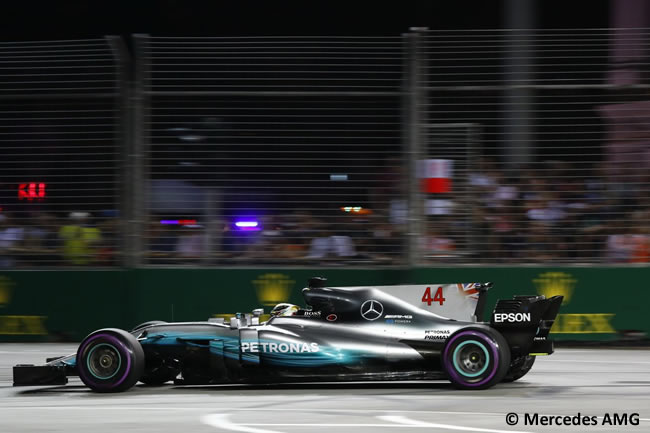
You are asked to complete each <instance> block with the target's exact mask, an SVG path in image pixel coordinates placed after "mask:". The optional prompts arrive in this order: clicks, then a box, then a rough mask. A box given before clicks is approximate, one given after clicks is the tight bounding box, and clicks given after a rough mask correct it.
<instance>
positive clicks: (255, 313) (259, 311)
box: [253, 308, 264, 317]
mask: <svg viewBox="0 0 650 433" xmlns="http://www.w3.org/2000/svg"><path fill="white" fill-rule="evenodd" d="M262 314H264V308H256V309H254V310H253V317H260V316H261V315H262Z"/></svg>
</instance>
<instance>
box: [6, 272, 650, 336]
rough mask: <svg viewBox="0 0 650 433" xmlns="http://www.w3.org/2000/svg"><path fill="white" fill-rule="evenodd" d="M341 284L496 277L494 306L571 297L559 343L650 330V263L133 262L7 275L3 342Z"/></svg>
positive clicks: (211, 313)
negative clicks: (648, 314)
mask: <svg viewBox="0 0 650 433" xmlns="http://www.w3.org/2000/svg"><path fill="white" fill-rule="evenodd" d="M316 275H320V276H324V277H327V278H328V281H329V283H330V284H331V285H333V286H351V285H382V284H433V283H454V282H477V281H481V282H485V281H492V282H493V283H494V287H493V289H492V290H491V291H490V292H489V297H488V309H490V310H491V309H492V307H493V306H494V303H495V302H496V300H497V299H499V298H510V297H512V296H513V295H515V294H523V295H528V294H530V295H535V294H541V295H545V296H552V295H558V294H559V295H563V296H564V303H563V305H562V309H561V310H560V315H559V316H558V320H557V321H556V323H555V325H554V327H553V329H552V331H551V332H552V333H553V335H554V338H555V339H557V340H594V341H606V340H615V339H619V338H620V335H621V333H622V332H627V331H639V332H642V333H645V334H650V325H649V324H648V321H646V320H645V319H644V317H645V314H644V309H645V308H646V306H647V305H649V304H650V294H649V293H648V291H647V290H644V289H643V281H647V280H648V278H647V277H650V268H645V267H638V268H617V267H601V268H580V267H561V268H554V267H543V268H542V267H494V268H483V267H481V268H479V267H455V268H413V269H327V268H323V269H243V268H242V269H131V270H113V271H108V270H107V271H91V270H88V271H5V272H0V340H2V341H30V340H31V341H47V340H53V339H65V340H80V339H81V338H83V337H84V336H85V335H86V334H87V333H89V332H90V331H92V330H94V329H97V328H102V327H120V328H127V329H128V328H130V327H132V326H134V325H136V324H138V323H140V322H144V321H148V320H167V321H186V320H205V319H207V318H208V317H215V316H217V317H218V316H222V317H227V316H229V315H232V314H233V313H235V312H246V311H250V310H252V309H253V308H257V307H259V306H264V307H265V309H266V311H267V312H268V311H269V310H270V308H271V307H272V306H273V305H275V304H276V303H279V302H284V301H289V302H293V303H296V304H303V301H302V296H301V289H302V288H303V287H304V286H305V284H306V281H307V279H308V278H310V277H312V276H316Z"/></svg>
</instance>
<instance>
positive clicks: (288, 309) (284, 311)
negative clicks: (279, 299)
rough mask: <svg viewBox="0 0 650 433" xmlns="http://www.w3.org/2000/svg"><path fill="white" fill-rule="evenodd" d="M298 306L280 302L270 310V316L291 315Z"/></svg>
mask: <svg viewBox="0 0 650 433" xmlns="http://www.w3.org/2000/svg"><path fill="white" fill-rule="evenodd" d="M299 309H300V308H299V307H298V306H297V305H293V304H287V303H282V304H278V305H276V306H275V307H273V309H272V310H271V317H282V316H293V315H294V314H296V312H297V311H298V310H299Z"/></svg>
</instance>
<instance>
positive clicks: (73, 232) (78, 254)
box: [59, 212, 102, 266]
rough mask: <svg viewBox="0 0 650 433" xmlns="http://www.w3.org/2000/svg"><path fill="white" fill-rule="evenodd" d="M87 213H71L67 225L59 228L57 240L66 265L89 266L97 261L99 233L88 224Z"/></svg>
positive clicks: (100, 235) (100, 237)
mask: <svg viewBox="0 0 650 433" xmlns="http://www.w3.org/2000/svg"><path fill="white" fill-rule="evenodd" d="M90 217H91V215H90V214H89V213H87V212H72V213H70V215H69V220H70V222H69V224H67V225H65V226H63V227H61V229H60V230H59V238H60V239H61V240H62V242H63V258H64V261H65V263H66V264H68V265H77V266H79V265H89V264H94V263H95V262H96V261H97V252H98V246H99V244H100V242H101V240H102V234H101V231H100V230H99V229H98V228H97V227H93V226H92V225H91V224H90Z"/></svg>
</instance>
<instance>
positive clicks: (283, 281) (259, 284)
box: [253, 273, 295, 305]
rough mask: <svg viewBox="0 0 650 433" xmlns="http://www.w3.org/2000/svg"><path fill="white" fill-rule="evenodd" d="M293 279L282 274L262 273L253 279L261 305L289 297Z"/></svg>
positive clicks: (282, 300)
mask: <svg viewBox="0 0 650 433" xmlns="http://www.w3.org/2000/svg"><path fill="white" fill-rule="evenodd" d="M294 283H295V281H293V280H292V279H291V278H289V276H288V275H284V274H270V273H269V274H264V275H260V276H259V277H257V279H256V280H253V284H254V285H255V288H256V290H257V299H259V301H260V302H261V303H262V305H275V304H278V303H280V302H286V301H287V299H289V294H290V293H291V288H292V287H293V285H294Z"/></svg>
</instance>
